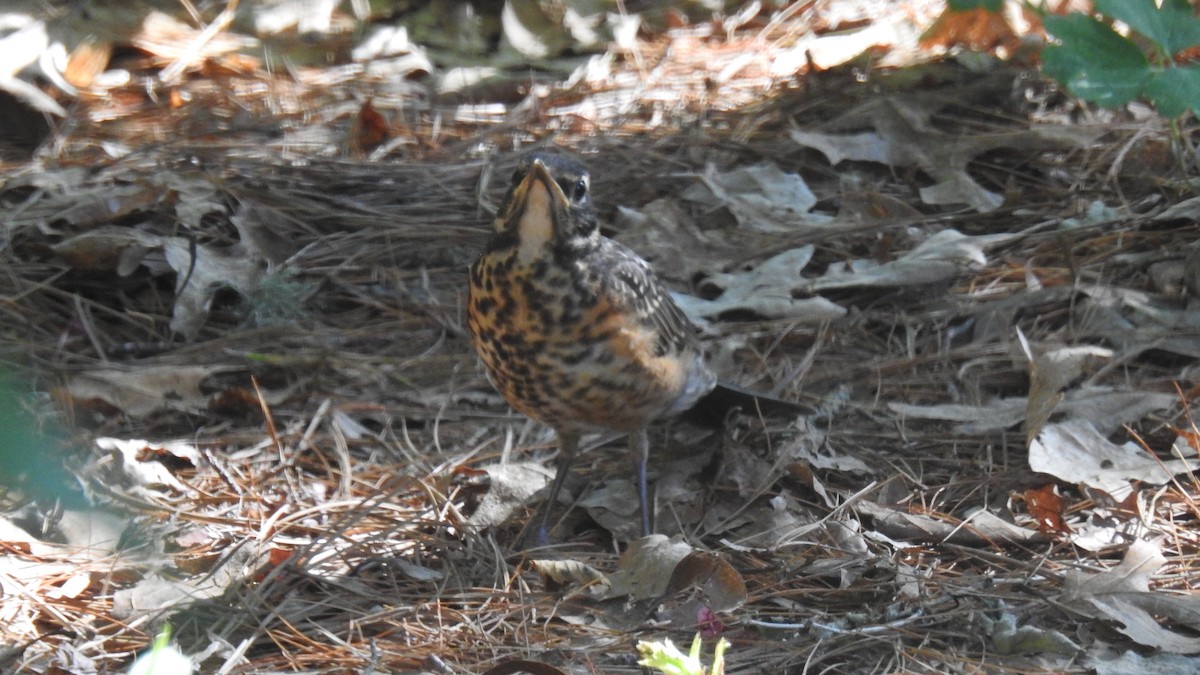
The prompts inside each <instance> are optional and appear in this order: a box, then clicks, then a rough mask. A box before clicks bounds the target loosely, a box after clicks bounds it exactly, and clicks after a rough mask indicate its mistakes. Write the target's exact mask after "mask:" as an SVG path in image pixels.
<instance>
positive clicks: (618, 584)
mask: <svg viewBox="0 0 1200 675" xmlns="http://www.w3.org/2000/svg"><path fill="white" fill-rule="evenodd" d="M691 552H692V547H691V546H689V545H688V544H687V543H685V542H683V541H681V540H673V539H668V538H667V537H665V536H663V535H661V534H652V535H650V536H649V537H643V538H641V539H637V540H634V541H632V542H630V544H629V549H628V550H626V551H625V554H624V555H622V556H621V560H620V562H619V563H618V565H617V571H615V572H613V573H612V574H611V575H609V583H610V584H611V586H610V587H609V591H608V593H607V594H606V595H605V597H606V598H617V597H625V596H628V597H629V599H630V600H649V599H652V598H659V597H662V596H663V595H664V594H665V593H666V592H667V588H668V587H669V585H670V583H671V576H672V575H673V574H674V572H675V567H676V566H677V565H678V564H679V562H680V561H681V560H683V559H684V558H686V557H687V556H688V554H690V553H691Z"/></svg>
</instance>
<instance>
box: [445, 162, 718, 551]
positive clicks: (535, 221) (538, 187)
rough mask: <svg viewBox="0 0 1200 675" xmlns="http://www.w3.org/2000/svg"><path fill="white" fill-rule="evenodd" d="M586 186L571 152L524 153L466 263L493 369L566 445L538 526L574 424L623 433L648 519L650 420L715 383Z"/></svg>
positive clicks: (522, 406) (688, 331) (679, 319)
mask: <svg viewBox="0 0 1200 675" xmlns="http://www.w3.org/2000/svg"><path fill="white" fill-rule="evenodd" d="M589 188H590V185H589V178H588V174H587V171H586V170H585V169H584V167H583V166H582V165H581V164H580V163H579V162H577V161H576V160H574V159H572V158H570V157H567V156H565V155H561V154H557V153H548V152H535V153H532V154H530V155H528V156H526V157H525V158H523V159H522V160H521V163H520V164H519V165H518V167H517V170H516V171H515V172H514V174H513V183H512V187H511V188H510V189H509V191H508V194H507V195H506V196H505V199H504V202H503V204H502V206H501V209H500V212H499V213H498V215H497V217H496V221H495V225H496V233H495V234H494V235H493V237H492V239H491V241H490V242H489V243H488V245H487V248H486V249H485V251H484V253H483V255H481V256H480V258H479V260H478V261H476V263H475V264H474V265H472V267H471V273H470V291H469V298H468V303H467V324H468V327H469V329H470V333H471V337H472V341H473V343H474V345H475V348H476V350H477V351H478V353H479V356H480V358H481V360H482V361H483V364H484V366H485V368H486V370H487V373H488V377H489V379H490V380H491V382H492V384H493V385H494V386H495V387H496V389H497V390H498V391H499V392H500V393H501V394H502V395H503V396H504V398H505V399H506V400H507V401H508V402H509V403H510V404H511V405H512V406H513V408H515V409H517V410H518V411H520V412H522V413H524V414H525V415H528V416H529V417H531V418H533V419H535V420H538V421H539V422H543V423H545V424H547V425H549V426H551V427H553V428H554V429H555V431H556V432H557V434H558V437H559V439H560V442H561V444H562V446H563V447H562V449H563V452H562V457H561V461H560V465H559V470H558V474H557V475H556V477H555V483H554V486H552V488H551V495H550V502H549V503H548V504H547V505H546V506H544V507H543V509H544V510H543V519H542V535H543V536H544V535H545V526H546V523H547V519H546V516H547V514H548V513H549V508H550V505H551V504H552V503H553V501H554V499H555V497H556V496H557V493H558V491H559V489H560V488H561V485H562V479H563V477H564V476H565V474H566V472H567V470H568V468H569V465H570V462H571V459H572V458H573V455H574V453H575V450H576V449H577V446H578V442H579V436H580V434H581V433H585V432H588V431H592V430H601V429H608V430H615V431H622V432H630V433H631V438H632V444H633V445H634V447H635V449H637V450H638V461H639V487H640V488H641V497H642V521H643V529H644V530H649V514H648V513H647V505H646V499H645V456H646V452H647V443H648V441H647V436H646V427H647V426H648V425H649V424H650V423H651V422H653V421H654V420H656V419H659V418H662V417H665V416H669V415H673V414H676V413H680V412H683V411H685V410H687V409H689V408H691V407H692V406H693V405H694V404H695V403H696V402H697V401H698V400H699V399H700V398H701V397H703V396H704V395H706V394H708V393H709V392H710V391H711V390H712V389H713V387H714V386H715V385H716V378H715V376H714V375H713V373H712V372H711V371H710V370H709V369H708V368H707V366H705V364H704V360H703V357H702V354H701V351H700V345H699V343H698V341H697V339H696V336H695V330H694V328H693V326H692V325H691V323H690V322H689V321H688V320H687V318H686V317H685V316H684V314H683V312H682V311H681V310H680V309H679V307H678V306H677V305H676V304H675V302H674V301H673V300H672V299H671V297H670V295H669V294H668V293H667V291H666V290H665V289H664V288H663V287H662V285H661V284H660V283H659V281H658V279H657V277H656V276H655V275H654V272H653V271H652V270H651V269H650V266H649V264H648V263H646V261H645V260H643V259H642V258H640V257H639V256H638V255H637V254H636V253H634V252H633V251H631V250H629V249H628V248H626V247H625V246H623V245H621V244H619V243H617V242H615V241H613V240H611V239H608V238H607V237H604V236H602V235H601V234H600V231H599V227H598V223H597V219H596V212H595V209H594V208H593V206H592V203H591V197H590V194H589Z"/></svg>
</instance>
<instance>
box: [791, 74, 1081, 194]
mask: <svg viewBox="0 0 1200 675" xmlns="http://www.w3.org/2000/svg"><path fill="white" fill-rule="evenodd" d="M943 105H944V102H942V101H939V100H929V101H920V102H918V101H915V100H911V99H906V98H900V97H895V96H883V97H879V98H877V99H872V100H871V101H869V102H867V103H865V104H863V105H862V106H860V107H859V108H857V109H854V110H851V111H848V112H847V113H846V114H845V115H843V116H841V117H840V118H839V119H838V120H837V125H838V126H840V127H849V126H853V125H862V126H867V125H869V126H871V127H873V128H874V131H869V132H859V133H851V134H838V133H826V132H819V131H807V130H802V129H793V130H791V131H790V132H789V134H790V136H791V139H792V140H793V141H794V142H796V143H797V144H799V145H802V146H805V147H810V148H813V149H815V150H817V151H819V152H821V153H822V154H824V155H825V158H826V159H827V160H828V161H829V163H830V164H832V165H835V166H836V165H837V164H839V163H841V162H843V161H846V160H853V161H863V162H876V163H880V164H886V165H888V166H891V167H896V168H899V167H918V168H920V169H921V170H922V171H924V172H925V173H927V174H929V176H931V177H932V178H933V179H934V180H936V181H937V183H936V184H935V185H932V186H929V187H924V188H921V189H920V195H921V200H922V201H924V202H925V203H926V204H931V205H951V204H966V205H968V206H970V207H972V208H974V209H975V210H977V211H980V212H987V211H993V210H995V209H997V208H999V207H1000V206H1001V205H1002V204H1003V203H1004V198H1003V197H1002V196H1001V195H998V194H996V193H994V192H991V191H989V190H987V189H986V188H984V187H983V186H982V185H980V184H979V183H977V182H976V181H975V179H974V178H972V177H971V175H970V174H969V173H968V172H967V166H968V164H969V163H970V162H971V161H972V160H974V159H975V158H976V157H978V156H979V155H981V154H983V153H985V152H988V151H990V150H995V149H999V148H1013V147H1020V148H1022V149H1023V150H1029V149H1031V148H1038V147H1045V148H1051V147H1061V146H1063V145H1085V144H1087V143H1090V142H1091V140H1092V139H1094V138H1095V137H1097V136H1098V135H1099V134H1098V132H1092V131H1090V130H1085V129H1075V130H1071V131H1063V130H1060V129H1051V128H1049V127H1033V128H1031V129H1028V130H1020V131H1009V132H1001V133H992V134H977V135H974V136H960V135H951V134H947V133H945V132H942V131H939V130H937V129H935V128H934V126H933V124H932V121H931V120H932V115H933V113H934V112H935V111H936V110H938V109H939V108H941V107H942V106H943Z"/></svg>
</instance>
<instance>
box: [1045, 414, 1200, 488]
mask: <svg viewBox="0 0 1200 675" xmlns="http://www.w3.org/2000/svg"><path fill="white" fill-rule="evenodd" d="M1029 468H1030V469H1033V470H1034V471H1037V472H1039V473H1046V474H1049V475H1051V476H1054V477H1055V478H1058V479H1059V480H1063V481H1066V482H1068V483H1081V484H1083V485H1087V486H1088V487H1091V488H1095V489H1097V490H1103V491H1104V492H1106V493H1108V494H1109V495H1110V496H1111V497H1112V498H1113V499H1114V500H1116V501H1118V502H1119V501H1121V500H1123V499H1125V497H1127V496H1128V495H1129V494H1130V492H1132V491H1133V486H1132V485H1131V484H1130V481H1135V480H1136V481H1140V482H1143V483H1149V484H1150V485H1162V484H1163V483H1166V482H1168V481H1170V480H1171V477H1172V476H1174V475H1175V474H1178V473H1184V472H1187V471H1194V470H1195V469H1197V468H1200V460H1195V459H1190V460H1184V459H1159V458H1156V457H1153V456H1151V455H1149V454H1147V453H1146V452H1145V451H1144V450H1142V448H1141V447H1139V446H1138V444H1137V443H1134V442H1132V441H1131V442H1128V443H1125V444H1124V445H1115V444H1113V443H1110V442H1109V441H1108V439H1107V438H1105V437H1104V435H1103V434H1101V433H1100V432H1099V431H1097V430H1096V427H1095V426H1093V425H1092V423H1091V422H1089V421H1087V420H1081V419H1075V420H1068V421H1065V422H1061V423H1054V424H1047V425H1046V427H1045V428H1044V429H1042V432H1041V433H1040V434H1038V436H1037V438H1035V439H1034V440H1033V442H1032V443H1031V444H1030V446H1029Z"/></svg>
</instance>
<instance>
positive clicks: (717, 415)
mask: <svg viewBox="0 0 1200 675" xmlns="http://www.w3.org/2000/svg"><path fill="white" fill-rule="evenodd" d="M734 410H740V411H741V413H742V414H743V415H751V416H756V415H762V416H764V417H795V416H797V415H811V414H813V413H814V412H816V410H815V409H814V408H812V407H811V406H807V405H804V404H803V403H795V402H793V401H785V400H783V399H780V398H775V397H774V396H768V395H767V394H763V393H760V392H756V391H750V390H749V389H743V388H741V387H738V386H735V385H732V384H726V383H724V382H718V383H717V386H716V387H714V388H713V390H712V391H710V392H709V393H708V394H706V395H705V396H704V397H703V398H701V399H700V400H699V401H697V402H696V405H694V406H692V407H691V409H689V410H688V411H687V412H685V413H683V414H682V415H681V417H682V418H683V419H685V420H687V421H688V422H691V423H692V424H696V425H698V426H702V427H710V428H718V427H721V426H722V425H724V424H725V420H726V418H727V417H729V414H730V413H731V412H733V411H734Z"/></svg>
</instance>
